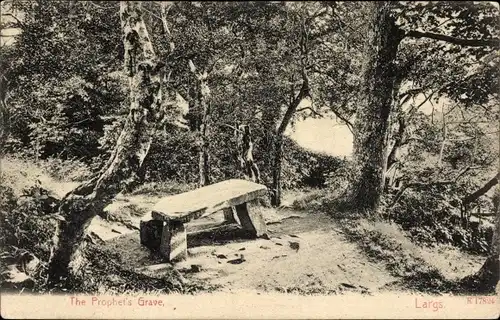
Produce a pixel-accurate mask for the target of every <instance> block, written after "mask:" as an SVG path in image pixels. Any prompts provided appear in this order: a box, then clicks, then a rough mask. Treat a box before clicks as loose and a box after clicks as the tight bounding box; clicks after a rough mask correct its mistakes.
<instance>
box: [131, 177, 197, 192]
mask: <svg viewBox="0 0 500 320" xmlns="http://www.w3.org/2000/svg"><path fill="white" fill-rule="evenodd" d="M194 189H196V184H194V183H191V184H185V183H179V182H175V181H162V182H148V183H145V184H142V185H140V186H138V187H137V188H135V189H134V190H132V191H131V192H130V193H128V195H132V196H137V195H147V196H167V195H174V194H179V193H183V192H187V191H190V190H194Z"/></svg>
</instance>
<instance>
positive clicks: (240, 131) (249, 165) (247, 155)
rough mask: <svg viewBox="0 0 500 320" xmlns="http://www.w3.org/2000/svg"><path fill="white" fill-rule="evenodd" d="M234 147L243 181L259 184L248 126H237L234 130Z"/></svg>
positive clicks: (258, 171)
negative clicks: (236, 151) (235, 147)
mask: <svg viewBox="0 0 500 320" xmlns="http://www.w3.org/2000/svg"><path fill="white" fill-rule="evenodd" d="M236 129H237V130H236V133H237V135H236V146H237V150H238V162H239V165H240V170H241V171H242V172H243V175H244V177H245V179H247V180H251V181H253V182H257V183H260V170H259V167H258V166H257V164H256V163H255V161H254V159H253V141H252V133H251V131H250V126H248V125H239V126H237V128H236Z"/></svg>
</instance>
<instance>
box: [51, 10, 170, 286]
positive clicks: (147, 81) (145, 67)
mask: <svg viewBox="0 0 500 320" xmlns="http://www.w3.org/2000/svg"><path fill="white" fill-rule="evenodd" d="M120 17H121V21H122V29H123V33H124V37H123V39H124V40H123V41H124V47H125V55H124V67H125V71H126V73H127V75H128V76H129V85H130V111H129V114H128V117H127V120H126V122H125V125H124V127H123V129H122V131H121V133H120V136H119V138H118V140H117V142H116V146H115V149H114V151H113V153H112V155H111V157H110V158H109V160H108V162H107V163H106V164H105V166H104V167H103V168H102V170H101V172H100V173H99V174H98V175H97V176H96V177H94V178H93V179H91V180H90V181H88V182H86V183H83V184H81V185H80V186H78V187H77V188H76V189H74V190H73V191H71V192H70V193H68V194H67V195H66V196H65V197H64V198H63V199H62V200H61V205H60V207H59V214H60V215H61V216H62V217H63V218H64V221H61V222H60V223H59V225H58V229H57V230H56V236H55V237H54V245H55V248H54V251H53V254H52V255H51V259H50V262H49V283H51V284H55V283H57V282H60V281H65V280H67V279H68V278H69V277H70V276H71V275H73V274H75V273H76V272H78V270H79V269H80V268H81V266H82V265H83V262H84V260H85V259H84V257H83V255H82V253H81V249H82V248H83V246H84V238H85V235H86V229H87V227H88V225H89V224H90V222H91V221H92V219H93V218H94V217H95V216H96V215H97V214H99V213H100V212H101V211H102V210H103V209H104V208H105V207H106V206H107V205H108V204H109V203H111V201H112V199H113V198H114V197H115V196H116V194H118V193H119V192H120V191H122V190H123V189H124V188H126V187H127V186H128V185H130V184H131V183H134V181H135V180H136V178H137V174H138V172H139V170H140V168H141V166H142V163H143V161H144V158H145V157H146V155H147V153H148V151H149V148H150V145H151V142H152V137H153V135H154V132H155V130H156V123H157V122H159V120H160V119H161V118H162V117H163V110H162V109H161V99H162V96H161V78H162V77H161V74H160V69H161V68H162V67H163V65H162V64H160V63H157V62H156V55H155V52H154V50H153V46H152V43H151V41H150V39H149V35H148V32H147V29H146V26H145V24H144V21H143V19H142V9H141V4H140V3H135V2H122V3H121V4H120Z"/></svg>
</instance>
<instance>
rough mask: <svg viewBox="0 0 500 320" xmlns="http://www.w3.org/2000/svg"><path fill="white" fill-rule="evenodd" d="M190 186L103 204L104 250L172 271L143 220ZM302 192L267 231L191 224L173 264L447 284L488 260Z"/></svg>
mask: <svg viewBox="0 0 500 320" xmlns="http://www.w3.org/2000/svg"><path fill="white" fill-rule="evenodd" d="M25 168H26V167H25V166H23V169H25ZM2 169H3V171H4V172H7V175H4V181H3V182H5V181H7V183H10V184H11V185H13V186H14V187H15V188H17V189H18V190H19V189H20V188H22V187H23V186H22V183H23V181H27V180H29V179H32V178H34V177H37V178H38V179H39V180H40V181H41V183H42V185H44V186H45V187H46V188H49V189H51V190H53V191H54V192H55V193H56V194H58V195H60V196H62V195H64V193H65V192H66V191H68V190H70V189H71V188H72V187H74V186H75V185H76V183H74V182H60V181H55V180H54V179H52V178H50V177H48V176H47V175H45V174H44V173H43V172H42V171H40V172H37V173H27V174H24V178H29V179H14V176H13V175H15V174H14V173H13V172H15V171H16V170H17V169H19V172H25V173H26V170H24V171H23V170H21V167H20V165H19V164H17V163H16V162H12V161H3V163H2ZM9 172H10V173H11V176H10V178H9ZM5 176H6V177H7V179H5ZM186 188H188V186H182V185H175V184H165V183H163V184H158V185H145V186H142V187H140V188H139V189H138V190H136V191H135V192H133V193H132V194H129V195H119V196H118V197H117V198H116V199H115V201H114V202H113V203H112V204H111V205H110V206H108V207H107V208H106V211H107V216H106V219H103V218H101V217H96V218H94V220H93V221H92V223H91V225H90V228H89V232H90V233H91V234H92V235H93V236H94V237H95V236H97V237H98V238H100V239H102V240H103V241H100V245H101V246H102V247H103V249H109V250H110V251H112V252H116V253H118V255H119V256H120V257H121V259H120V260H121V261H125V262H126V263H127V264H128V265H127V267H131V268H134V269H137V270H140V271H141V272H146V273H152V274H156V275H158V274H161V273H162V272H170V271H171V268H172V267H171V266H169V265H168V264H162V263H161V261H160V260H159V259H158V258H157V257H155V256H154V255H153V254H151V252H150V251H149V250H148V249H146V248H144V247H142V246H141V245H140V242H139V231H138V227H139V221H140V220H141V219H144V220H146V219H149V216H148V214H147V212H148V210H149V208H150V207H151V206H152V205H153V204H154V203H155V202H156V201H158V200H159V199H160V198H161V197H162V196H165V195H168V194H175V193H178V192H180V191H181V190H183V189H186ZM310 192H314V191H310ZM304 195H305V192H304V191H293V192H288V193H286V195H285V199H284V202H283V205H282V207H280V208H278V209H274V208H261V209H262V210H263V213H264V217H265V219H266V223H267V225H268V231H269V239H267V240H266V239H258V240H247V239H241V238H240V239H233V236H234V234H236V233H237V231H236V230H235V228H234V227H231V226H225V227H222V228H219V229H213V226H215V225H218V224H220V223H221V222H222V221H223V216H222V213H216V214H214V215H211V216H209V217H206V218H203V219H199V220H196V221H194V222H192V223H190V224H189V225H188V253H189V258H188V259H187V260H186V261H183V262H179V263H176V264H174V268H175V269H177V270H178V271H179V272H180V273H181V274H182V275H183V277H184V278H185V279H186V280H187V282H190V283H203V284H204V285H205V286H206V287H207V288H211V289H212V290H217V291H230V292H237V291H239V290H243V291H248V290H250V291H260V292H264V291H276V290H277V291H280V292H295V293H300V294H315V293H318V294H335V293H343V292H348V291H350V292H358V293H362V294H374V293H377V292H383V291H396V292H400V291H405V292H412V291H413V292H428V293H429V292H430V293H432V292H435V293H438V292H439V293H446V292H447V291H448V290H451V286H452V284H453V282H454V281H456V280H458V279H460V278H462V277H464V276H466V275H470V274H473V273H474V272H475V271H477V270H479V268H480V267H481V265H482V263H483V262H484V259H485V258H484V257H482V256H476V255H471V254H467V253H464V252H462V251H460V250H458V249H456V248H453V247H446V246H438V247H434V248H422V247H419V246H417V245H415V244H413V243H412V242H411V241H410V240H409V239H408V238H407V237H406V236H405V235H404V233H403V232H402V231H401V230H400V229H399V228H398V227H397V226H396V225H394V224H390V223H387V222H382V221H368V220H367V219H365V218H345V217H336V216H335V214H331V213H330V214H326V213H322V212H317V211H315V210H310V209H308V208H307V204H306V205H302V207H305V208H304V209H301V210H299V209H296V207H297V206H294V205H293V202H294V201H295V200H297V199H299V198H301V197H303V196H304ZM308 197H310V194H309V195H308ZM210 228H212V229H210ZM207 229H208V230H207ZM203 230H205V231H203Z"/></svg>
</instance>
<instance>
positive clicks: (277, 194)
mask: <svg viewBox="0 0 500 320" xmlns="http://www.w3.org/2000/svg"><path fill="white" fill-rule="evenodd" d="M282 161H283V137H282V136H276V137H275V141H274V148H273V185H272V192H271V205H272V206H274V207H279V206H280V205H281V162H282Z"/></svg>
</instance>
